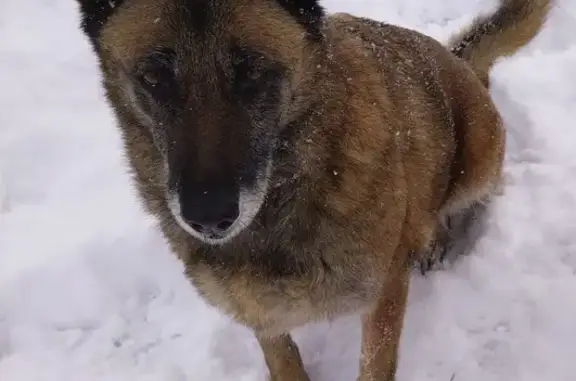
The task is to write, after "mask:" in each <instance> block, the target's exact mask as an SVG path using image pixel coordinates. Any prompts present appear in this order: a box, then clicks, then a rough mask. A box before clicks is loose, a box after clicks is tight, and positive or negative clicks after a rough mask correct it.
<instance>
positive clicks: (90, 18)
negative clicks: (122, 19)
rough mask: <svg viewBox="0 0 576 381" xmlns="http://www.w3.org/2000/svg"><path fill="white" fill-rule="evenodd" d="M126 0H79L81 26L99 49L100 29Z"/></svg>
mask: <svg viewBox="0 0 576 381" xmlns="http://www.w3.org/2000/svg"><path fill="white" fill-rule="evenodd" d="M123 1H124V0H77V2H78V4H79V5H80V14H81V17H82V19H81V20H82V21H81V24H80V25H81V27H82V30H83V31H84V33H85V34H86V35H87V36H88V37H89V38H90V41H91V42H92V44H93V45H94V47H95V48H96V49H98V43H97V42H98V36H99V35H100V30H101V29H102V27H103V26H104V25H105V24H106V21H108V18H110V16H112V14H114V12H115V10H116V8H118V7H119V6H121V5H122V2H123Z"/></svg>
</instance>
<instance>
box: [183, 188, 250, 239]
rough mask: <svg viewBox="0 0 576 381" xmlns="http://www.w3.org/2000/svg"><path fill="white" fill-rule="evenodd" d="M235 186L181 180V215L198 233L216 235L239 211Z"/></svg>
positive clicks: (222, 231)
mask: <svg viewBox="0 0 576 381" xmlns="http://www.w3.org/2000/svg"><path fill="white" fill-rule="evenodd" d="M238 196H239V192H238V190H237V187H235V186H226V185H220V184H219V185H213V184H186V183H184V184H182V185H181V186H180V190H179V197H180V210H181V213H182V218H183V219H184V220H185V221H186V222H187V223H188V224H189V225H190V227H192V229H194V230H196V231H197V232H198V233H201V234H205V235H208V236H213V237H214V238H218V237H219V236H222V235H223V234H224V233H225V232H226V230H227V229H228V228H230V226H232V224H233V223H234V221H236V219H237V218H238V215H239V207H238Z"/></svg>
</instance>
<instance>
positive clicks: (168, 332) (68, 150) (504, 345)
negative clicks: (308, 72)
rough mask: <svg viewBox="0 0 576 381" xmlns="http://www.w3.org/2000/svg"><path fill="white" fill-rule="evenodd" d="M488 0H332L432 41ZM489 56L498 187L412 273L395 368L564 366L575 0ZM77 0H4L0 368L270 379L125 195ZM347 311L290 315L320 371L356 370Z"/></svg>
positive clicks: (546, 374)
mask: <svg viewBox="0 0 576 381" xmlns="http://www.w3.org/2000/svg"><path fill="white" fill-rule="evenodd" d="M494 3H495V2H494V1H493V0H485V1H483V0H386V1H385V0H347V1H346V0H331V1H327V2H325V4H326V5H327V6H328V9H329V10H331V11H343V10H347V11H351V12H353V13H356V14H361V15H364V16H371V17H374V18H379V19H382V20H387V21H391V22H396V23H400V24H402V25H405V26H411V27H415V28H417V29H419V30H422V31H425V32H427V33H430V34H432V35H433V36H435V37H437V38H440V39H445V38H446V37H447V36H448V35H449V34H450V32H452V31H454V30H455V29H456V28H458V27H459V26H460V25H464V24H465V23H467V22H468V21H470V20H471V19H472V18H473V17H474V16H475V15H476V14H477V13H478V12H480V11H487V10H490V9H491V7H492V6H493V5H494ZM557 3H558V5H557V7H556V9H555V10H554V12H553V14H552V16H551V19H550V21H549V22H548V24H547V25H546V27H545V30H544V31H543V32H542V33H541V34H540V36H539V37H538V38H537V40H535V41H534V42H533V43H532V44H530V46H529V47H527V48H526V49H524V50H523V51H522V52H520V53H519V54H518V55H517V56H515V57H514V58H512V59H507V60H505V61H504V62H502V63H500V64H498V65H497V67H496V68H495V69H494V71H493V78H494V80H493V94H494V97H495V99H496V101H497V104H498V105H499V107H500V109H501V111H502V113H503V115H504V116H505V119H506V122H507V127H508V131H509V147H510V151H509V155H508V158H507V160H508V161H507V167H506V172H507V175H508V185H507V188H506V192H507V193H506V195H505V196H504V197H503V198H502V199H500V200H499V201H498V204H497V207H498V210H497V212H495V213H494V215H493V221H492V224H491V228H490V231H489V233H488V235H487V236H486V237H485V238H484V239H483V240H482V241H481V243H480V246H479V247H478V250H477V251H476V252H475V253H474V255H473V256H471V257H469V258H463V259H462V260H461V261H459V262H458V264H457V266H456V267H455V268H454V269H451V270H450V271H446V272H440V273H436V274H435V275H433V276H431V277H429V278H427V279H424V278H422V277H419V276H415V277H414V283H413V287H412V290H411V294H410V305H409V311H408V316H407V319H406V328H405V331H404V336H403V341H402V350H401V360H400V374H399V381H428V380H433V381H450V380H451V379H453V380H454V381H493V380H499V381H500V380H501V381H516V380H518V381H571V380H574V374H576V361H574V360H575V357H574V356H575V355H574V354H575V353H576V217H575V216H576V154H575V153H574V151H573V149H574V147H576V130H575V125H574V120H575V119H576V118H575V116H574V112H575V110H576V39H574V36H576V0H557ZM77 22H78V15H77V14H76V8H75V5H74V2H73V1H72V0H18V1H16V0H3V1H0V380H2V381H31V380H42V381H55V380H58V381H68V380H70V381H72V380H74V381H92V380H105V381H116V380H118V381H120V380H122V381H125V380H138V381H180V380H182V381H184V380H186V381H192V380H193V381H209V380H210V381H232V380H234V381H264V380H265V379H266V374H267V371H266V369H265V367H264V363H263V360H262V356H261V354H260V351H259V348H258V346H257V344H256V342H255V340H254V338H253V337H252V336H251V334H250V333H249V332H248V331H247V330H245V329H244V328H242V327H239V326H237V325H235V324H233V323H231V322H230V321H229V320H228V319H226V318H224V317H222V316H220V315H219V314H218V313H217V312H216V311H215V310H213V309H210V308H208V307H207V306H206V305H205V304H204V303H203V302H202V301H201V300H200V299H199V298H198V297H197V295H196V294H195V291H194V290H193V289H192V288H191V287H190V286H189V285H188V283H187V281H186V280H185V278H184V277H183V275H182V274H181V272H182V268H181V265H180V263H178V262H177V261H176V259H175V258H174V257H173V256H172V255H171V254H170V253H169V251H168V250H167V247H166V245H165V242H164V241H163V239H162V238H161V236H160V235H159V233H158V232H157V231H156V230H155V228H154V225H153V222H152V221H151V220H150V219H149V218H147V217H146V216H145V215H144V213H143V212H142V210H141V209H140V208H139V206H138V204H137V203H136V201H135V196H134V194H133V192H132V190H131V188H130V186H129V185H130V184H129V182H128V179H127V176H126V175H125V174H124V167H123V163H122V157H121V153H120V150H119V147H120V144H119V136H118V134H117V132H116V130H115V128H114V122H113V119H112V117H111V114H110V111H109V109H108V108H107V105H106V104H105V102H104V100H103V97H102V95H101V90H100V87H99V83H98V72H97V68H96V63H95V57H94V56H93V55H92V52H91V50H90V47H89V46H88V43H87V42H86V40H85V39H84V37H83V36H82V35H80V33H79V31H78V29H77ZM359 332H360V331H359V321H358V319H357V317H353V318H347V319H343V320H341V321H338V322H335V323H332V324H320V325H315V326H310V327H305V328H303V329H300V330H298V331H297V332H296V333H295V335H296V339H297V341H298V342H299V343H300V345H301V348H302V353H303V357H304V361H305V363H306V366H307V368H308V370H309V372H310V374H311V376H312V379H313V381H351V380H354V379H355V375H356V372H357V371H356V369H357V365H356V361H357V359H358V352H359Z"/></svg>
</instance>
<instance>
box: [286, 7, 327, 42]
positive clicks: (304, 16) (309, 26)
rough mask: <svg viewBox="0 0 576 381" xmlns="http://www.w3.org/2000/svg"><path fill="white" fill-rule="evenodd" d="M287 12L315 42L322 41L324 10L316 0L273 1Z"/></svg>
mask: <svg viewBox="0 0 576 381" xmlns="http://www.w3.org/2000/svg"><path fill="white" fill-rule="evenodd" d="M275 1H277V2H278V4H280V6H281V7H282V8H284V9H285V10H286V11H288V12H289V13H290V14H291V15H292V16H293V17H294V18H296V20H298V23H299V24H300V25H302V26H303V27H304V29H306V32H307V33H308V35H309V36H310V37H311V38H312V39H315V40H318V39H322V30H321V29H322V22H323V20H324V9H323V8H322V6H321V5H320V4H319V1H318V0H275Z"/></svg>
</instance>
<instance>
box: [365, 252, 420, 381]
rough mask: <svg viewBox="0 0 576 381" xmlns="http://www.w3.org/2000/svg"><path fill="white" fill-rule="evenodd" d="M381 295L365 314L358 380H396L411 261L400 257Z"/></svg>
mask: <svg viewBox="0 0 576 381" xmlns="http://www.w3.org/2000/svg"><path fill="white" fill-rule="evenodd" d="M400 259H401V263H398V264H396V265H395V268H393V269H392V270H393V271H391V272H390V275H389V279H388V280H387V281H386V283H385V284H384V287H383V289H382V295H381V296H380V299H379V300H378V302H377V303H376V304H375V305H374V307H373V308H372V309H371V310H370V311H369V312H368V313H366V314H365V315H364V316H363V317H362V352H361V358H360V376H359V378H358V381H394V380H395V375H396V365H397V357H398V346H399V343H400V335H401V332H402V326H403V321H404V312H405V309H406V302H407V298H408V288H409V281H410V264H409V262H408V261H405V260H404V257H403V256H402V257H400Z"/></svg>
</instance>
